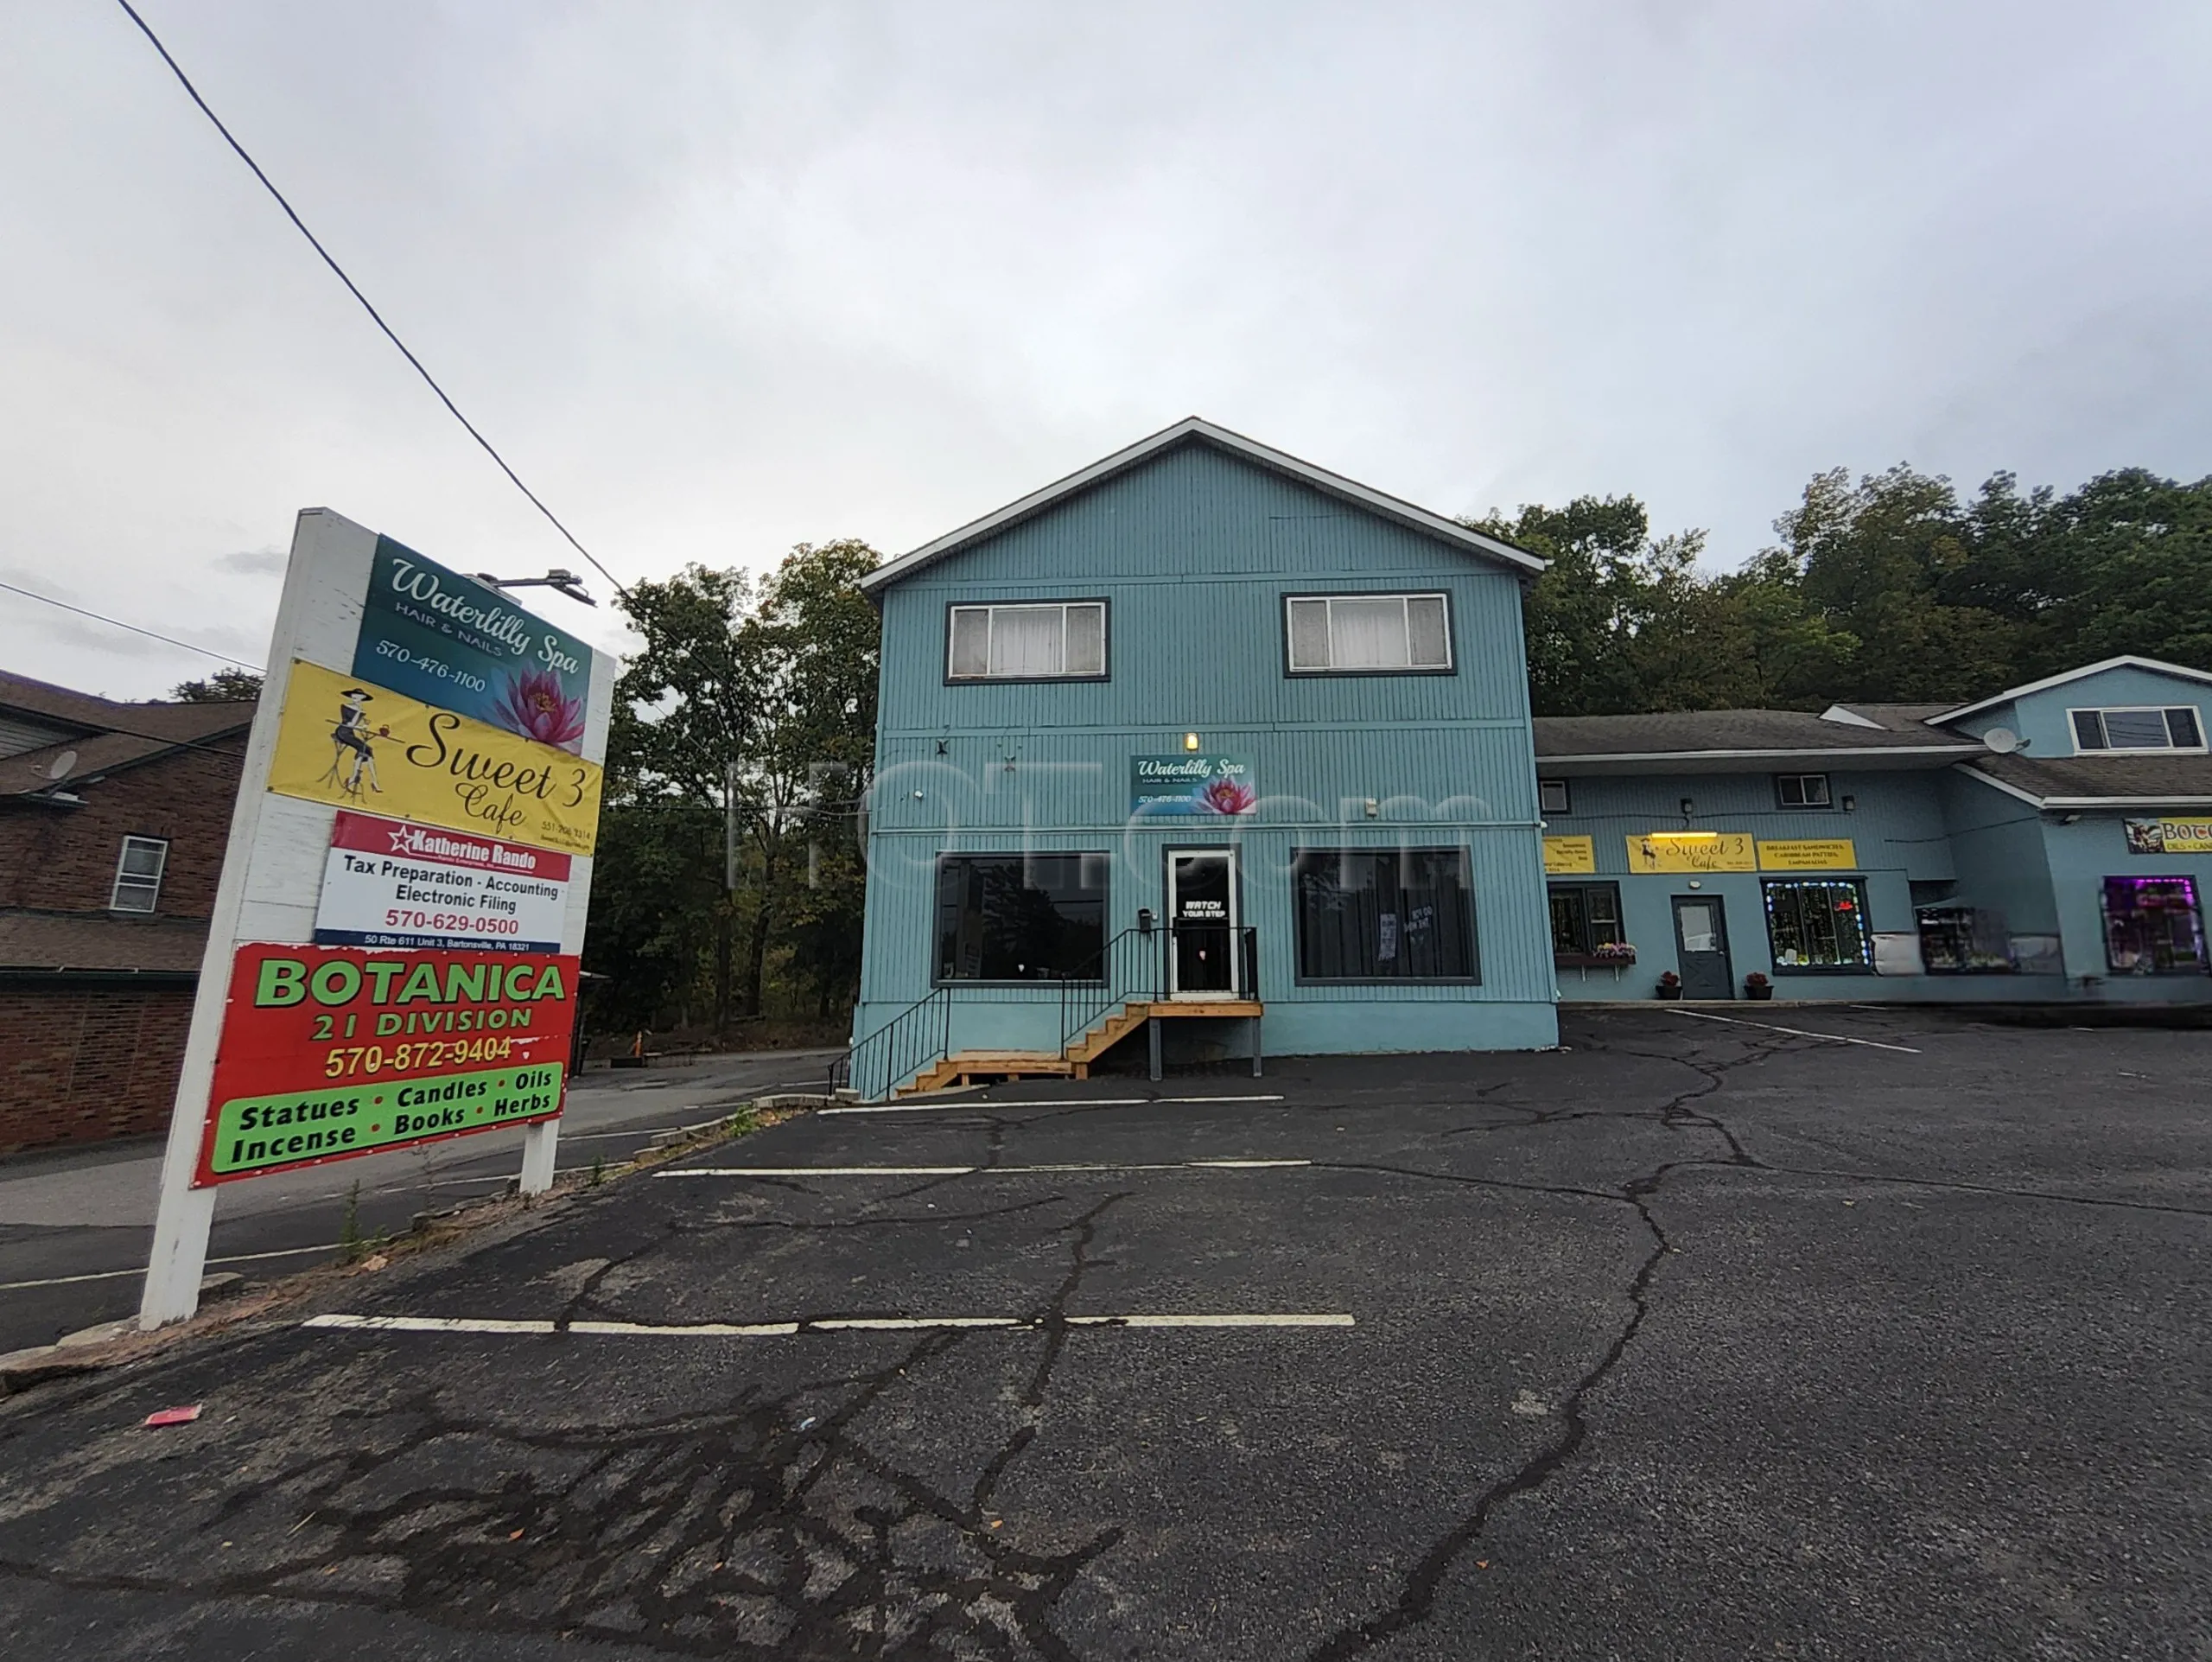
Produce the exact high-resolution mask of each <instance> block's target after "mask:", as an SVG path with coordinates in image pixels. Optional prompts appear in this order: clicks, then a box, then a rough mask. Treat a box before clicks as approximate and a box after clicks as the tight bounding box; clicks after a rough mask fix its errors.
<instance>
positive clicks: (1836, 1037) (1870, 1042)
mask: <svg viewBox="0 0 2212 1662" xmlns="http://www.w3.org/2000/svg"><path fill="white" fill-rule="evenodd" d="M1674 1013H1675V1015H1676V1016H1692V1017H1694V1018H1695V1019H1696V1020H1698V1021H1700V1022H1732V1023H1734V1024H1735V1025H1736V1026H1737V1027H1739V1028H1765V1029H1766V1030H1767V1031H1768V1032H1769V1033H1787V1034H1789V1035H1790V1036H1791V1037H1793V1038H1797V1039H1826V1040H1827V1041H1828V1042H1829V1043H1830V1044H1838V1045H1865V1046H1866V1048H1868V1049H1869V1050H1902V1051H1903V1052H1904V1054H1906V1055H1908V1056H1917V1055H1918V1054H1920V1053H1919V1052H1918V1051H1916V1050H1915V1049H1914V1048H1912V1047H1911V1046H1910V1045H1885V1044H1884V1043H1883V1042H1882V1041H1880V1040H1879V1039H1853V1038H1849V1037H1847V1036H1846V1035H1843V1034H1840V1033H1810V1032H1808V1031H1807V1030H1806V1029H1805V1028H1785V1027H1777V1026H1776V1025H1775V1024H1774V1023H1773V1022H1746V1021H1745V1020H1744V1018H1743V1017H1742V1016H1714V1015H1712V1014H1710V1013H1708V1012H1707V1011H1705V1010H1701V1009H1678V1010H1676V1011H1675V1012H1674Z"/></svg>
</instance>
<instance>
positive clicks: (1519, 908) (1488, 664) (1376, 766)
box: [855, 444, 1556, 1052]
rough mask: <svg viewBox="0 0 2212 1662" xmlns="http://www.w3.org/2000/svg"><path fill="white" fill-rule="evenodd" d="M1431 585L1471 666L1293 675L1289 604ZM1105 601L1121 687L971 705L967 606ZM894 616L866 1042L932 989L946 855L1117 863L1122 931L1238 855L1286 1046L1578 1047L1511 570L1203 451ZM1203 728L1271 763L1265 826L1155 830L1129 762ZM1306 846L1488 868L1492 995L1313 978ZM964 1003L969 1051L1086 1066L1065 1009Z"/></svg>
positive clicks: (969, 564) (1049, 527)
mask: <svg viewBox="0 0 2212 1662" xmlns="http://www.w3.org/2000/svg"><path fill="white" fill-rule="evenodd" d="M1414 588H1418V589H1431V590H1433V589H1441V590H1444V591H1445V592H1446V593H1448V594H1449V595H1451V597H1452V653H1453V659H1454V664H1455V666H1456V668H1455V672H1454V673H1452V674H1450V675H1402V676H1401V675H1390V676H1368V677H1344V678H1291V677H1289V676H1287V675H1286V673H1285V671H1284V643H1283V596H1284V595H1286V594H1291V593H1298V592H1306V591H1316V590H1319V591H1326V592H1332V593H1341V592H1357V591H1359V590H1363V589H1365V590H1374V591H1382V592H1393V591H1397V590H1402V589H1414ZM1099 598H1103V599H1104V600H1105V601H1106V602H1108V607H1109V612H1108V621H1107V631H1108V643H1107V661H1108V669H1109V678H1108V679H1107V680H1106V681H1104V682H1070V683H1027V684H1007V685H958V686H952V685H946V681H945V638H946V616H945V614H946V608H948V607H949V606H950V605H952V604H954V603H956V602H980V601H1022V600H1053V599H1065V600H1072V599H1099ZM883 611H884V636H883V642H884V644H883V669H882V683H881V712H882V713H881V716H880V725H879V729H878V739H877V742H878V749H877V767H878V774H877V784H876V788H875V793H874V799H873V803H872V807H871V813H870V821H869V850H870V867H869V875H868V939H867V951H866V962H865V966H864V971H863V977H862V985H861V1001H862V1002H861V1009H860V1010H859V1011H858V1012H857V1014H856V1017H855V1033H856V1034H858V1035H866V1034H868V1033H870V1032H873V1031H874V1030H875V1029H876V1028H879V1027H880V1026H881V1025H882V1024H883V1023H885V1022H887V1021H889V1020H890V1019H891V1018H892V1017H893V1016H895V1015H896V1014H897V1013H898V1012H899V1010H901V1009H905V1008H906V1006H908V1005H909V1004H911V1003H913V1002H914V1001H916V1000H918V999H919V998H921V997H924V996H925V995H926V994H927V993H928V992H929V991H930V988H931V965H932V961H933V957H934V941H933V939H932V934H933V930H934V908H935V869H936V862H937V856H938V854H939V853H940V852H951V851H979V852H987V851H1012V850H1024V849H1027V850H1035V851H1038V852H1048V851H1053V850H1095V851H1106V852H1110V853H1111V854H1112V855H1113V856H1115V858H1114V863H1113V867H1112V875H1111V879H1110V882H1109V895H1108V922H1107V933H1108V934H1109V936H1110V935H1112V934H1113V933H1117V932H1118V931H1120V930H1122V929H1123V928H1127V927H1131V926H1132V925H1134V924H1135V921H1136V914H1137V912H1138V909H1139V908H1140V907H1149V908H1151V909H1152V910H1153V911H1154V914H1160V913H1161V912H1162V909H1163V905H1164V897H1163V889H1164V882H1165V875H1164V874H1165V866H1164V857H1165V850H1166V849H1168V848H1170V847H1202V846H1207V845H1216V844H1223V843H1231V842H1233V843H1235V844H1236V845H1237V846H1238V847H1239V848H1240V849H1241V850H1242V864H1243V879H1242V900H1243V921H1244V922H1245V923H1247V924H1249V925H1251V926H1254V927H1256V928H1257V929H1258V930H1259V932H1260V941H1261V948H1262V964H1261V972H1260V973H1261V991H1262V997H1264V999H1265V1000H1266V1003H1267V1005H1268V1015H1267V1017H1266V1028H1265V1034H1264V1041H1265V1043H1266V1044H1267V1046H1268V1048H1269V1049H1271V1050H1275V1051H1281V1052H1315V1051H1344V1050H1354V1051H1385V1050H1416V1049H1459V1048H1518V1047H1529V1046H1540V1045H1546V1044H1550V1043H1553V1042H1554V1041H1555V1040H1556V1026H1555V1023H1554V1019H1553V1011H1552V1008H1551V1001H1552V997H1553V988H1552V971H1551V959H1550V948H1549V937H1548V931H1547V926H1546V923H1545V910H1544V898H1543V888H1542V875H1541V858H1540V854H1539V844H1538V841H1537V831H1536V826H1535V819H1536V814H1535V770H1534V767H1533V764H1532V761H1531V759H1530V758H1531V754H1532V744H1531V738H1530V729H1529V708H1528V679H1527V671H1526V664H1525V660H1524V659H1523V655H1522V642H1521V614H1520V589H1519V584H1518V581H1517V579H1516V576H1514V574H1513V573H1511V572H1510V571H1508V570H1504V569H1503V568H1502V567H1498V566H1495V565H1492V564H1490V563H1488V562H1486V561H1484V560H1483V559H1481V558H1479V557H1474V556H1471V555H1469V554H1467V553H1465V552H1463V551H1458V550H1455V549H1453V548H1451V547H1449V546H1447V545H1446V544H1442V543H1440V542H1437V541H1434V540H1433V539H1431V538H1427V537H1425V536H1422V535H1421V534H1419V533H1417V532H1412V531H1408V530H1404V529H1402V528H1400V527H1399V526H1396V525H1393V524H1391V523H1389V521H1386V520H1383V519H1376V518H1375V517H1373V516H1371V515H1370V514H1367V513H1363V512H1361V511H1360V510H1358V509H1356V508H1352V507H1351V506H1346V505H1344V504H1343V503H1340V502H1338V501H1337V500H1335V499H1333V498H1331V497H1327V496H1325V495H1323V494H1319V492H1316V491H1313V490H1312V489H1310V488H1308V487H1306V486H1304V485H1301V484H1299V483H1296V482H1294V481H1289V480H1286V479H1283V478H1281V477H1279V476H1278V475H1276V474H1272V473H1269V472H1268V471H1265V470H1263V469H1262V468H1257V467H1255V466H1253V465H1251V464H1249V463H1247V462H1243V461H1240V460H1236V459H1232V458H1230V457H1228V456H1226V455H1223V454H1222V453H1220V452H1218V451H1216V450H1213V449H1209V448H1206V447H1205V446H1204V445H1202V444H1191V445H1186V446H1185V447H1183V448H1181V449H1176V450H1173V451H1171V452H1168V453H1167V454H1166V455H1163V456H1161V457H1160V458H1159V459H1157V460H1155V461H1154V462H1150V463H1148V464H1147V465H1145V466H1143V467H1141V468H1139V469H1137V470H1136V471H1135V472H1134V473H1131V474H1125V475H1123V476H1122V477H1121V478H1120V479H1117V480H1115V481H1109V483H1107V484H1104V485H1103V486H1100V487H1096V488H1095V489H1093V490H1091V491H1090V492H1088V493H1086V494H1083V495H1081V496H1079V497H1077V498H1076V499H1074V500H1071V501H1070V502H1068V503H1065V504H1064V505H1062V506H1059V507H1058V508H1056V509H1054V510H1052V512H1050V513H1047V514H1046V515H1044V516H1042V517H1040V518H1039V519H1034V520H1032V521H1029V522H1028V523H1027V524H1024V525H1018V526H1015V527H1014V528H1012V529H1010V530H1008V531H1007V532H1003V533H1001V535H1000V536H998V537H996V538H993V539H992V540H991V541H990V542H988V543H987V544H982V545H981V546H979V547H976V548H975V549H971V550H969V551H965V552H963V553H960V554H957V555H955V556H953V557H950V559H948V560H946V561H944V562H943V563H942V564H939V565H937V566H934V567H931V568H929V569H928V570H924V571H923V572H921V573H919V574H918V575H917V576H913V577H912V578H909V579H908V580H906V582H904V583H898V584H896V585H894V586H893V588H892V589H890V590H889V591H888V592H887V594H886V595H884V607H883ZM1186 732H1195V733H1197V734H1198V735H1199V738H1200V748H1201V750H1202V751H1203V752H1204V753H1205V754H1209V755H1218V754H1229V755H1242V756H1246V757H1249V759H1250V760H1251V761H1252V763H1253V767H1254V771H1255V775H1256V778H1255V785H1256V788H1257V789H1258V791H1259V793H1260V795H1261V798H1262V801H1261V805H1260V807H1259V809H1258V811H1257V812H1255V813H1254V814H1252V815H1249V816H1245V817H1240V818H1238V819H1236V820H1233V821H1232V820H1224V819H1211V818H1209V819H1198V818H1192V819H1186V820H1183V821H1181V822H1179V823H1177V822H1172V821H1170V822H1162V821H1159V820H1148V821H1147V822H1146V823H1144V824H1143V825H1133V824H1132V823H1131V821H1130V818H1129V759H1130V758H1131V757H1132V756H1134V755H1167V754H1171V753H1176V752H1179V751H1180V750H1181V748H1182V739H1183V735H1184V734H1185V733H1186ZM1370 798H1372V799H1375V800H1376V815H1375V817H1374V818H1369V817H1368V815H1367V812H1366V806H1365V805H1366V802H1367V800H1368V799H1370ZM1300 847H1313V848H1336V847H1353V848H1366V847H1381V848H1390V847H1415V848H1419V847H1457V848H1465V849H1466V850H1468V852H1469V854H1470V856H1471V866H1472V878H1473V894H1474V908H1475V922H1476V928H1477V932H1478V939H1479V943H1480V948H1481V958H1482V961H1481V971H1482V977H1481V982H1480V984H1479V985H1476V986H1465V985H1449V986H1436V985H1432V986H1421V985H1408V986H1405V987H1390V986H1383V987H1375V986H1358V987H1348V986H1341V985H1340V986H1334V987H1331V986H1311V985H1308V986H1301V985H1299V984H1297V982H1296V976H1295V963H1294V939H1293V925H1292V916H1291V896H1290V879H1289V870H1290V864H1291V860H1292V857H1293V856H1294V853H1295V851H1296V850H1298V849H1299V848H1300ZM959 999H960V1003H959V1006H958V1010H957V1018H956V1019H957V1030H956V1033H955V1035H954V1043H955V1048H979V1047H982V1046H985V1045H998V1044H1003V1045H1018V1046H1021V1047H1023V1048H1046V1049H1055V1048H1058V1032H1057V1022H1058V993H1057V990H1055V989H1052V988H1050V987H1042V988H1037V989H1029V988H1006V989H994V990H980V989H969V988H963V989H962V990H961V992H960V994H959ZM1048 1017H1049V1020H1048V1019H1047V1018H1048ZM1048 1027H1050V1028H1052V1029H1053V1030H1052V1031H1050V1032H1047V1030H1046V1029H1047V1028H1048Z"/></svg>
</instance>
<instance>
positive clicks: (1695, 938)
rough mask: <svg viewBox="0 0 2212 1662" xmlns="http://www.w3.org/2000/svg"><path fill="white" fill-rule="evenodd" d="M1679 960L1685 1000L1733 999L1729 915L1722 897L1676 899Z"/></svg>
mask: <svg viewBox="0 0 2212 1662" xmlns="http://www.w3.org/2000/svg"><path fill="white" fill-rule="evenodd" d="M1675 961H1676V962H1677V963H1679V964H1680V965H1681V971H1680V973H1681V977H1682V997H1685V998H1733V997H1735V996H1736V977H1735V974H1734V972H1733V971H1732V970H1730V968H1729V967H1728V914H1727V910H1726V907H1723V906H1722V905H1721V904H1720V897H1719V895H1675Z"/></svg>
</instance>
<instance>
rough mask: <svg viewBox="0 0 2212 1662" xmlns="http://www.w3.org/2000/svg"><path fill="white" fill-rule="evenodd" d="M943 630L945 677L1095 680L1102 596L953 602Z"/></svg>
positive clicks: (1100, 657) (1100, 674) (1101, 645)
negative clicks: (995, 602)
mask: <svg viewBox="0 0 2212 1662" xmlns="http://www.w3.org/2000/svg"><path fill="white" fill-rule="evenodd" d="M946 634H947V636H948V639H947V640H946V643H945V676H946V678H947V679H949V680H954V681H1059V680H1082V679H1084V678H1089V679H1091V680H1099V679H1103V678H1104V676H1105V674H1106V602H1104V601H1103V600H1080V601H1051V602H1013V603H1008V604H1001V605H993V606H956V607H954V608H951V618H950V621H949V622H948V623H947V625H946Z"/></svg>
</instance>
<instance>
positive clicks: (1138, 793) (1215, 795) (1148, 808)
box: [1129, 755, 1260, 818]
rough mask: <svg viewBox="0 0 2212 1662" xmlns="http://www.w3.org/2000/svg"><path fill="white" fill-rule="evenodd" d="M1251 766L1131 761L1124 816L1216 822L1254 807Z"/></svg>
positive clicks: (1230, 760)
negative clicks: (1195, 817)
mask: <svg viewBox="0 0 2212 1662" xmlns="http://www.w3.org/2000/svg"><path fill="white" fill-rule="evenodd" d="M1259 804H1260V794H1259V792H1258V790H1257V788H1256V787H1255V785H1254V783H1253V774H1252V764H1251V762H1250V761H1249V760H1247V759H1246V758H1244V757H1243V756H1194V755H1174V756H1132V757H1130V758H1129V812H1132V813H1135V814H1141V815H1144V816H1145V817H1147V818H1151V817H1154V816H1156V815H1198V816H1205V817H1214V818H1219V817H1224V816H1228V817H1235V816H1236V815H1239V814H1248V813H1250V812H1252V811H1253V810H1254V809H1255V808H1256V807H1258V806H1259Z"/></svg>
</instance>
